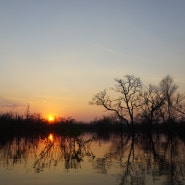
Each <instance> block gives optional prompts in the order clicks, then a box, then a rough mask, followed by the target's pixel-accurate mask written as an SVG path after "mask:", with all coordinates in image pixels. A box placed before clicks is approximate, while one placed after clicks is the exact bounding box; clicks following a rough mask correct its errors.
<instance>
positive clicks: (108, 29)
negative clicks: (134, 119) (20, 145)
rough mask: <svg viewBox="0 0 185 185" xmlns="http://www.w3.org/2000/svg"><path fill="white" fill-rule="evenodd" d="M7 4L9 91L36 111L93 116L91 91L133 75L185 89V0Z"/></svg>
mask: <svg viewBox="0 0 185 185" xmlns="http://www.w3.org/2000/svg"><path fill="white" fill-rule="evenodd" d="M0 4H1V6H0V12H1V13H0V23H1V29H0V40H1V42H0V48H1V49H0V61H1V62H0V86H1V97H3V98H5V99H10V100H12V101H15V99H16V100H18V102H17V103H18V104H22V103H23V104H24V105H26V104H27V103H29V102H31V108H32V111H33V112H35V111H38V112H41V113H43V114H46V113H49V112H55V113H57V114H59V113H61V114H63V115H64V116H72V117H75V118H77V119H86V120H88V119H92V118H94V117H95V116H96V115H99V110H98V109H97V110H96V109H94V108H92V107H91V106H89V105H88V101H89V100H90V99H91V97H92V96H93V95H94V94H95V93H96V92H97V91H99V90H101V89H103V88H105V87H109V86H112V85H113V79H114V78H115V77H122V76H123V75H125V74H127V73H132V74H135V75H136V76H139V77H141V78H142V79H143V81H145V82H151V83H156V82H158V81H159V80H160V79H161V78H162V77H163V76H164V75H166V74H171V75H172V76H173V77H174V79H175V81H176V82H177V83H178V84H179V85H180V86H182V87H183V88H184V89H185V85H184V83H183V79H184V77H185V76H184V68H185V62H184V59H185V54H184V50H185V48H184V47H185V24H184V22H185V12H184V8H185V2H184V1H178V2H176V1H171V0H170V1H169V0H164V1H162V2H161V1H153V2H149V1H146V0H142V1H139V2H138V1H135V2H134V1H132V2H130V1H128V2H126V1H116V2H115V1H112V0H108V1H107V0H103V1H97V0H95V1H81V0H80V1H58V0H54V1H52V2H51V1H45V2H44V3H43V2H42V1H35V0H33V1H30V2H26V1H22V0H17V1H10V0H7V1H1V3H0ZM8 101H9V100H8ZM82 112H83V113H82ZM84 112H85V113H86V115H84ZM102 113H103V112H101V114H102Z"/></svg>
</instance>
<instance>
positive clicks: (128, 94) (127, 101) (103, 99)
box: [90, 75, 142, 127]
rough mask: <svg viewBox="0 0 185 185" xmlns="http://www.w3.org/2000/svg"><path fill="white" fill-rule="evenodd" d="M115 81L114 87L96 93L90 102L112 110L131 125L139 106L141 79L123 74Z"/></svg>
mask: <svg viewBox="0 0 185 185" xmlns="http://www.w3.org/2000/svg"><path fill="white" fill-rule="evenodd" d="M115 82H116V85H115V87H113V88H111V89H110V90H107V89H105V90H103V91H101V92H99V93H97V94H96V95H95V96H94V97H93V98H92V101H91V102H90V104H95V105H99V106H102V107H104V108H105V109H106V110H108V111H111V112H114V113H115V114H116V115H117V116H118V117H119V118H120V119H121V120H122V121H124V122H126V123H130V124H131V126H132V127H133V125H134V116H135V112H137V110H138V109H139V108H140V106H141V104H140V99H141V98H140V96H141V94H142V83H141V80H140V78H138V77H135V76H134V75H125V76H124V78H123V79H115Z"/></svg>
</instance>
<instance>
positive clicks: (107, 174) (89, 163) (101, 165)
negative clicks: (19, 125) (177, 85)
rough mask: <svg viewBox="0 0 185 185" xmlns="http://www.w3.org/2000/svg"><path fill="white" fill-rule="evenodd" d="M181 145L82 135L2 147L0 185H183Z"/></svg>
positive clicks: (169, 140) (162, 138)
mask: <svg viewBox="0 0 185 185" xmlns="http://www.w3.org/2000/svg"><path fill="white" fill-rule="evenodd" d="M184 143H185V142H184V141H183V139H180V138H178V137H171V136H168V135H164V134H159V133H158V134H157V133H154V134H152V135H146V134H135V136H131V135H130V134H126V133H125V134H119V135H114V134H110V135H107V136H104V137H103V136H100V135H97V134H95V133H94V134H92V133H91V134H89V133H86V134H83V135H80V136H78V137H69V136H65V137H64V136H61V135H55V134H54V133H50V134H48V135H46V136H35V137H33V138H32V137H20V136H15V137H11V138H7V139H3V140H2V139H1V141H0V174H1V175H0V185H33V184H34V185H51V184H52V185H59V184H60V185H61V184H64V185H77V184H79V185H91V184H92V185H94V184H96V185H123V184H128V185H129V184H133V185H135V184H142V185H148V184H150V185H154V184H155V185H164V184H166V185H167V184H168V185H169V184H171V185H176V184H179V185H180V184H185V145H184Z"/></svg>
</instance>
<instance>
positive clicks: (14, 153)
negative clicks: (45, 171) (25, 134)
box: [0, 137, 37, 168]
mask: <svg viewBox="0 0 185 185" xmlns="http://www.w3.org/2000/svg"><path fill="white" fill-rule="evenodd" d="M36 148H37V140H35V139H30V140H28V139H27V138H22V137H15V138H13V139H12V140H9V141H8V142H7V143H6V144H4V145H1V147H0V161H2V162H1V163H3V164H4V165H6V167H7V168H11V167H12V166H14V165H16V164H18V163H25V164H26V163H27V160H28V155H29V153H34V152H35V151H36Z"/></svg>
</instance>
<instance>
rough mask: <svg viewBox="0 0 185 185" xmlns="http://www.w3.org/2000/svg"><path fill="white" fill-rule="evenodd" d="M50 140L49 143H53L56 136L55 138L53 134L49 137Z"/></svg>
mask: <svg viewBox="0 0 185 185" xmlns="http://www.w3.org/2000/svg"><path fill="white" fill-rule="evenodd" d="M48 139H49V141H51V142H53V141H54V136H53V134H51V133H50V134H49V136H48Z"/></svg>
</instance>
